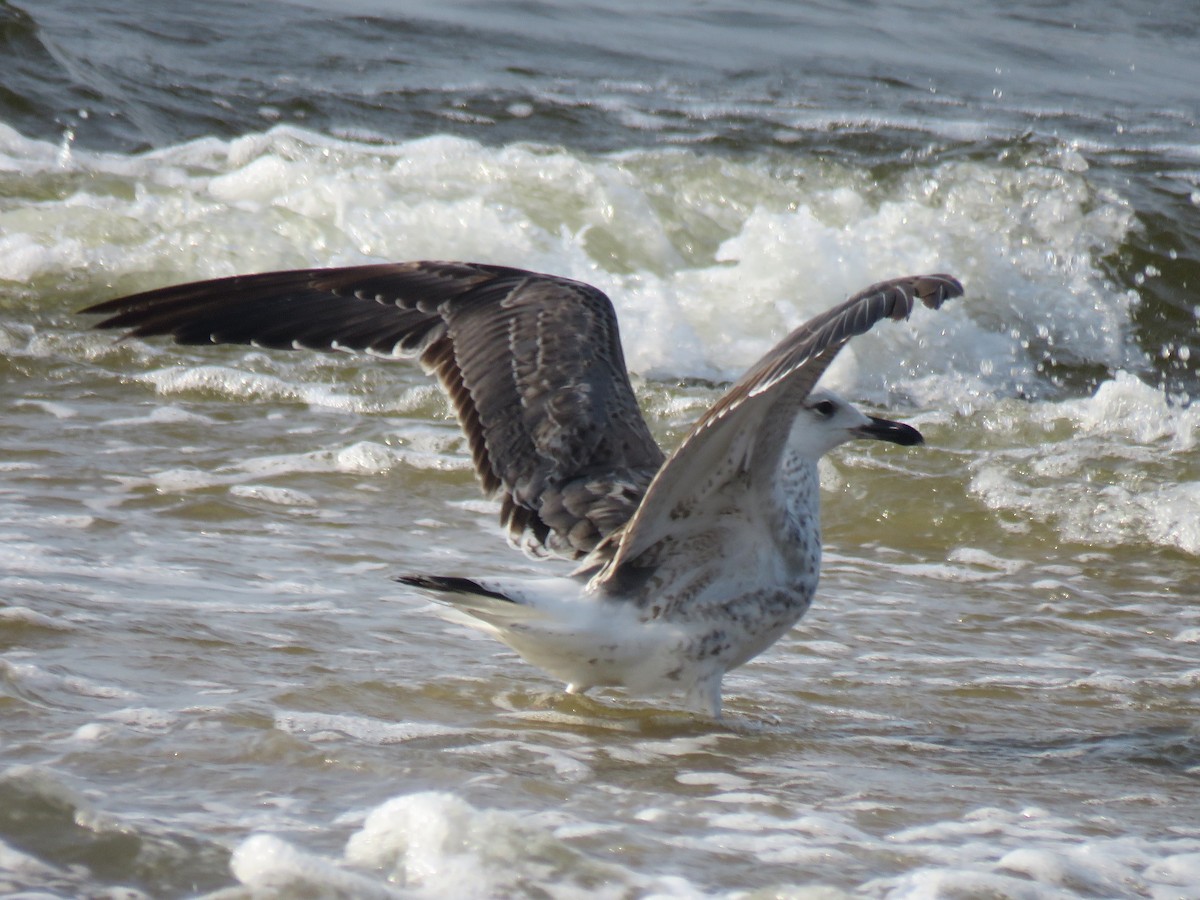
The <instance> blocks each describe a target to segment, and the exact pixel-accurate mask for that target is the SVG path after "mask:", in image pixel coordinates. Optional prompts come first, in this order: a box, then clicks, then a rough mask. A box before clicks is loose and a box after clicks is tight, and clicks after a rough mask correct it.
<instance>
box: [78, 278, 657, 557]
mask: <svg viewBox="0 0 1200 900" xmlns="http://www.w3.org/2000/svg"><path fill="white" fill-rule="evenodd" d="M83 312H85V313H98V314H102V315H107V316H108V318H105V319H104V320H102V321H101V322H99V323H98V324H97V326H96V327H98V328H123V329H127V334H126V336H129V337H148V336H151V335H170V336H171V337H173V338H174V339H175V340H176V341H177V342H178V343H181V344H207V343H214V344H228V343H234V344H254V345H257V346H261V347H268V348H282V349H289V350H290V349H306V350H326V351H329V350H354V351H364V352H367V353H371V354H375V355H379V356H385V357H407V356H419V358H420V360H421V363H422V365H423V366H425V368H426V369H427V370H428V371H432V372H434V373H436V374H437V376H438V379H439V380H440V381H441V384H442V386H443V387H444V388H445V390H446V392H447V393H448V394H449V395H450V399H451V401H452V402H453V404H454V409H455V412H456V413H457V415H458V421H459V424H460V425H461V426H462V429H463V431H464V432H465V434H466V436H467V440H468V442H469V444H470V447H471V455H472V458H473V460H474V463H475V470H476V472H477V473H478V474H479V479H480V481H481V482H482V485H483V489H484V491H485V493H487V494H488V495H489V496H492V495H495V494H501V495H502V500H501V506H502V508H501V513H500V518H501V522H502V523H503V524H504V526H505V527H506V528H507V529H508V533H509V536H510V539H511V540H512V541H513V542H514V543H516V544H519V545H522V546H524V547H525V548H526V549H527V550H530V551H532V552H535V553H544V552H547V551H548V552H551V553H555V554H559V555H565V556H580V555H582V554H584V553H587V552H588V551H590V550H591V549H592V548H593V547H595V546H596V544H597V543H598V542H599V541H600V540H601V539H603V538H604V537H605V536H607V535H608V534H610V533H612V532H613V531H614V530H616V529H617V528H620V527H621V526H622V525H624V524H625V522H626V521H627V520H628V519H629V517H630V515H632V513H633V511H634V510H635V509H636V508H637V506H638V504H639V503H640V501H641V498H642V495H643V494H644V493H645V490H646V488H647V486H648V485H649V484H650V481H651V479H652V478H653V476H654V473H655V472H656V471H657V470H658V468H659V466H660V465H661V464H662V461H663V454H662V451H661V450H660V449H659V448H658V445H657V444H656V443H655V442H654V439H653V437H651V435H650V431H649V429H648V428H647V427H646V423H645V420H644V419H643V418H642V415H641V412H640V411H639V409H638V405H637V401H636V399H635V397H634V394H633V388H632V386H631V385H630V383H629V376H628V374H627V373H626V370H625V359H624V355H623V353H622V351H621V341H620V336H619V334H618V331H617V320H616V314H615V313H614V311H613V308H612V303H611V302H610V301H609V299H608V297H607V296H605V294H604V293H603V292H601V291H600V290H598V289H596V288H594V287H592V286H591V285H587V284H584V283H582V282H578V281H572V280H570V279H566V278H559V277H555V276H550V275H539V274H536V273H533V272H526V271H524V270H521V269H512V268H507V267H503V266H489V265H476V264H471V263H456V262H413V263H394V264H380V265H367V266H354V267H349V268H336V269H299V270H295V271H288V272H267V273H263V274H259V275H239V276H236V277H233V278H221V279H216V280H213V281H201V282H195V283H191V284H183V285H177V286H174V287H166V288H160V289H158V290H153V291H147V292H145V293H141V294H135V295H132V296H129V297H120V298H117V299H115V300H108V301H106V302H104V303H99V304H96V305H95V306H91V307H88V308H87V309H85V310H83Z"/></svg>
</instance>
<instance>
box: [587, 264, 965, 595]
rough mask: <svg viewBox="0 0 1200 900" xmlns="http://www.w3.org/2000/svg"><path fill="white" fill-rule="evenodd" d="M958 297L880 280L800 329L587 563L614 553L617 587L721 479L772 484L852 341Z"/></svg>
mask: <svg viewBox="0 0 1200 900" xmlns="http://www.w3.org/2000/svg"><path fill="white" fill-rule="evenodd" d="M962 292H963V289H962V285H961V284H959V282H958V281H957V280H956V279H954V278H952V277H951V276H949V275H919V276H913V277H909V278H897V279H894V280H892V281H881V282H879V283H878V284H873V285H871V286H870V287H869V288H867V289H865V290H863V291H860V292H859V293H857V294H855V295H854V296H853V297H851V298H850V299H849V300H847V301H845V302H844V303H841V304H839V305H837V306H835V307H833V308H832V309H830V310H828V311H827V312H824V313H821V314H820V315H818V316H815V317H813V318H812V319H810V320H809V321H808V322H806V323H805V324H803V325H801V326H800V327H799V328H797V329H796V330H795V331H793V332H792V333H791V334H789V335H788V336H787V337H785V338H784V339H783V340H782V341H780V342H779V343H778V344H776V345H775V346H774V347H773V348H772V349H771V350H770V351H768V353H767V354H766V355H765V356H764V357H763V358H762V359H760V360H759V361H758V362H757V363H755V364H754V365H753V366H751V368H750V370H749V371H747V372H746V374H745V375H743V376H742V377H741V378H740V379H738V380H737V382H735V383H734V385H733V387H731V388H730V389H729V390H728V391H727V392H726V393H725V394H724V396H722V397H721V399H720V400H718V401H717V402H716V403H715V404H714V405H713V407H712V408H711V409H710V410H709V411H708V412H706V413H705V414H704V415H703V416H702V417H701V418H700V419H699V420H698V421H697V422H696V424H695V425H693V426H692V429H691V431H689V432H688V435H687V437H685V438H684V439H683V443H681V444H680V445H679V446H678V447H677V448H676V449H675V452H674V453H672V454H671V456H670V458H669V459H668V460H667V462H666V464H665V465H664V466H663V467H662V468H661V469H660V470H659V472H658V474H657V475H656V476H655V478H654V481H653V482H652V483H651V485H650V487H649V489H648V490H647V492H646V496H645V498H644V499H643V501H642V505H641V506H640V507H639V508H638V510H637V512H636V513H635V515H634V516H633V518H632V519H630V521H629V523H628V525H627V526H626V527H625V528H624V530H622V531H621V532H619V533H615V534H614V535H612V537H611V538H610V539H609V541H607V542H606V544H605V546H604V547H603V548H601V549H600V551H598V552H597V556H598V557H599V558H598V559H596V558H593V560H589V561H588V563H602V562H604V557H605V556H606V555H608V554H612V559H611V562H610V564H609V565H608V567H607V568H606V570H605V572H604V574H603V576H602V577H603V578H604V579H612V580H614V581H615V580H616V579H617V578H618V577H619V573H620V570H621V568H622V566H624V565H625V564H627V563H633V562H634V561H635V560H636V559H637V557H639V556H640V555H641V554H642V553H644V552H645V551H646V550H648V549H649V548H650V547H652V546H654V545H655V544H656V543H658V542H659V541H660V540H662V539H663V538H664V537H666V536H668V534H669V533H670V530H671V528H672V522H674V521H675V520H677V519H678V518H679V516H680V515H681V511H686V512H688V513H691V514H701V515H702V514H703V512H704V503H705V500H706V499H707V498H708V497H709V496H711V495H712V494H713V493H714V491H715V489H716V488H718V487H720V486H721V484H723V483H725V481H728V479H730V478H734V477H739V476H740V475H742V474H744V473H747V472H754V473H771V477H773V473H774V472H775V470H776V468H777V466H778V465H779V461H780V459H781V458H782V455H783V451H784V447H785V445H786V443H787V438H788V434H789V432H790V430H791V426H792V422H793V419H794V418H795V415H796V412H797V410H798V409H799V407H800V405H801V404H802V403H803V402H804V399H805V398H806V397H807V396H808V394H809V392H810V391H811V390H812V388H813V385H815V384H816V383H817V379H819V378H820V377H821V375H822V374H823V373H824V372H825V370H826V369H827V368H829V364H830V363H831V362H833V358H834V357H835V356H837V353H838V351H839V350H841V348H842V347H843V346H844V345H845V344H846V342H847V341H849V340H850V338H852V337H854V336H855V335H858V334H863V333H864V332H866V331H867V330H869V329H870V328H871V326H873V325H874V324H875V323H876V322H878V321H880V320H881V319H906V318H908V316H909V314H910V313H911V312H912V310H913V306H914V305H915V302H916V301H917V300H918V299H919V300H920V301H921V302H922V303H924V304H925V305H926V306H929V307H932V308H934V309H936V308H937V307H939V306H941V305H942V303H943V302H945V301H946V300H948V299H949V298H951V297H957V296H960V295H961V294H962ZM614 545H615V546H614Z"/></svg>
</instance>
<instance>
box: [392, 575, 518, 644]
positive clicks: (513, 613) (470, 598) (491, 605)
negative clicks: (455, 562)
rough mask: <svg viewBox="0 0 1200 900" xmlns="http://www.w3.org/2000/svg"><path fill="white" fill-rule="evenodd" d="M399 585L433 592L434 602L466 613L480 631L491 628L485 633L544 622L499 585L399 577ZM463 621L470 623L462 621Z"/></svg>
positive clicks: (435, 577)
mask: <svg viewBox="0 0 1200 900" xmlns="http://www.w3.org/2000/svg"><path fill="white" fill-rule="evenodd" d="M395 580H396V581H398V582H400V583H401V584H407V585H409V586H410V587H415V588H421V589H422V590H425V591H432V592H433V593H434V594H435V596H434V598H433V599H434V600H436V601H437V602H438V603H441V604H443V605H445V606H448V607H450V609H452V610H455V611H457V612H459V613H466V614H467V615H468V616H470V617H471V619H473V620H474V621H470V622H468V624H473V625H475V626H476V627H479V625H480V623H481V622H482V623H484V624H485V625H488V626H491V628H488V629H485V630H489V631H491V630H493V629H495V630H496V631H499V632H503V630H504V629H505V628H507V627H510V626H512V625H513V624H515V623H518V622H523V621H528V620H530V619H534V618H540V613H539V612H538V611H537V610H536V609H534V608H533V607H532V606H530V605H528V604H527V602H526V601H525V600H524V598H521V597H513V596H510V595H509V594H507V593H504V592H503V591H502V590H497V587H498V586H497V585H490V584H482V583H480V582H478V581H475V580H474V579H472V578H460V577H458V576H455V575H397V576H396V579H395ZM459 621H466V620H465V619H461V620H459Z"/></svg>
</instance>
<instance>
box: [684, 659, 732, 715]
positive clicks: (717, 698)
mask: <svg viewBox="0 0 1200 900" xmlns="http://www.w3.org/2000/svg"><path fill="white" fill-rule="evenodd" d="M724 676H725V673H724V672H722V671H720V670H718V671H716V672H710V673H709V674H708V675H705V676H703V677H701V678H699V679H698V680H697V681H696V683H695V684H693V685H692V686H691V687H690V688H689V689H688V692H687V699H686V702H687V705H688V706H689V707H691V708H692V709H694V710H695V711H696V712H698V713H707V714H708V715H710V716H712V717H713V718H714V719H716V720H717V721H718V722H719V721H721V679H722V678H723V677H724Z"/></svg>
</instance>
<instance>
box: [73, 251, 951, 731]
mask: <svg viewBox="0 0 1200 900" xmlns="http://www.w3.org/2000/svg"><path fill="white" fill-rule="evenodd" d="M961 293H962V286H961V285H960V284H959V283H958V282H957V281H955V280H954V279H953V278H951V277H950V276H947V275H926V276H916V277H911V278H900V279H895V280H892V281H885V282H881V283H879V284H875V285H872V286H871V287H869V288H867V289H866V290H864V291H861V292H860V293H858V294H856V295H855V296H853V297H851V298H850V299H849V300H847V301H845V302H843V303H841V304H839V305H837V306H835V307H834V308H832V309H830V310H829V311H827V312H825V313H822V314H821V315H818V316H816V317H814V318H813V319H812V320H810V321H809V322H807V323H806V324H804V325H802V326H801V327H800V328H797V329H796V330H795V331H793V332H792V333H791V334H789V335H788V336H787V337H785V338H784V339H783V340H782V341H780V343H779V344H777V345H776V346H775V347H774V348H773V349H772V350H771V351H770V352H769V353H767V354H766V355H765V356H764V357H763V358H762V359H761V360H759V361H758V362H757V363H756V364H755V365H754V366H752V367H751V368H750V370H749V371H748V372H747V373H746V374H745V375H744V376H743V377H742V378H741V379H739V380H738V381H737V382H736V383H735V384H734V385H733V386H732V387H731V388H730V390H729V391H728V392H727V393H726V394H725V395H724V396H723V397H722V398H721V399H720V400H718V402H717V403H716V404H715V405H714V406H713V407H712V408H711V409H710V410H709V411H708V412H707V413H705V415H704V416H702V417H701V418H700V420H699V421H697V423H696V424H695V425H694V426H693V427H692V429H691V431H690V432H689V433H688V435H687V436H686V437H685V438H684V440H683V441H682V443H681V444H680V445H679V447H677V448H676V449H675V451H674V452H673V453H672V454H671V455H670V456H669V457H664V455H663V453H662V451H661V450H660V449H659V448H658V446H657V445H656V444H655V442H654V440H653V439H652V438H651V436H650V432H649V429H648V428H647V427H646V424H645V422H644V420H643V419H642V416H641V413H640V411H639V410H638V407H637V403H636V400H635V399H634V395H633V389H632V387H631V385H630V382H629V378H628V375H627V374H626V371H625V364H624V359H623V354H622V351H621V344H620V338H619V336H618V331H617V321H616V315H615V313H614V311H613V308H612V304H611V302H610V301H609V299H608V298H607V297H606V296H605V295H604V294H603V293H602V292H600V291H599V290H597V289H596V288H594V287H592V286H590V285H586V284H583V283H581V282H578V281H573V280H570V279H565V278H559V277H556V276H551V275H541V274H537V273H533V272H526V271H523V270H520V269H512V268H506V267H502V266H490V265H481V264H473V263H456V262H415V263H394V264H381V265H370V266H357V267H350V268H341V269H304V270H297V271H291V272H269V273H265V274H261V275H245V276H237V277H234V278H226V279H217V280H214V281H207V282H198V283H194V284H187V285H179V286H175V287H167V288H162V289H159V290H154V291H148V292H146V293H143V294H137V295H133V296H130V297H123V298H118V299H115V300H110V301H107V302H104V303H101V304H97V305H96V306H94V307H91V308H90V309H88V310H85V312H93V313H103V314H106V315H107V318H106V319H104V320H103V321H102V322H100V323H99V326H98V327H101V328H123V329H126V330H127V333H128V335H129V336H150V335H158V334H163V335H171V336H172V337H174V338H175V340H176V341H179V342H181V343H209V342H211V343H253V344H257V345H259V346H263V347H274V348H282V349H314V350H356V351H364V352H368V353H373V354H376V355H380V356H387V357H401V356H418V357H419V358H420V360H421V362H422V364H423V365H424V366H425V367H426V369H428V370H429V371H432V372H433V373H435V374H436V375H437V377H438V379H439V381H440V382H441V384H442V386H443V387H444V388H445V390H446V392H447V393H448V394H449V396H450V398H451V401H452V403H453V404H454V408H455V411H456V413H457V415H458V419H459V423H460V424H461V426H462V428H463V431H464V432H465V434H466V435H467V439H468V443H469V445H470V447H471V454H472V458H473V460H474V463H475V468H476V471H477V473H478V475H479V478H480V482H481V484H482V486H483V489H484V491H485V493H487V494H488V495H490V496H491V495H496V496H499V498H500V500H501V522H502V524H503V525H504V526H505V527H506V529H507V531H508V534H509V537H510V539H511V540H512V541H513V542H514V543H516V544H518V545H520V546H522V547H523V548H525V549H526V550H527V551H530V552H533V553H535V554H543V555H544V554H549V555H558V556H565V557H568V558H574V559H576V560H577V561H578V563H577V566H576V568H575V569H574V571H573V572H571V573H570V574H569V575H565V576H562V577H557V578H542V579H523V580H517V579H503V578H498V579H472V578H465V577H456V576H434V575H409V576H402V577H401V578H400V579H399V580H400V581H402V582H403V583H406V584H409V585H412V586H416V587H420V588H424V589H428V590H431V591H433V592H435V594H436V595H437V597H438V598H439V599H440V600H442V601H443V602H445V603H448V604H449V605H451V606H453V607H454V608H456V609H457V610H459V611H461V612H463V613H466V614H467V615H468V616H470V617H471V621H472V622H473V624H475V625H476V626H477V627H480V628H483V629H485V630H487V631H489V632H491V633H492V634H494V635H495V636H496V637H498V638H499V639H500V640H502V641H504V642H505V643H507V644H509V645H510V646H511V647H513V648H514V649H515V650H516V651H517V652H518V653H520V654H521V655H522V656H523V657H525V658H526V659H527V660H529V661H530V662H532V663H533V664H535V665H537V666H540V667H541V668H543V669H545V670H546V671H548V672H550V673H551V674H553V675H555V676H556V677H558V678H561V679H562V680H563V681H565V682H567V684H568V690H572V691H582V690H587V689H588V688H591V687H600V686H619V687H623V688H625V689H627V690H628V691H630V692H632V693H635V694H639V695H656V694H663V693H673V692H677V691H678V692H683V693H684V694H685V695H686V698H687V702H688V703H689V705H691V706H693V707H695V708H697V709H700V710H703V711H705V712H708V713H710V714H712V715H714V716H719V715H720V710H721V679H722V677H723V676H724V674H725V672H727V671H728V670H730V669H732V668H735V667H737V666H740V665H741V664H743V663H744V662H746V661H747V660H749V659H751V658H753V657H754V656H756V655H757V654H759V653H761V652H762V651H763V650H765V649H766V648H767V647H769V646H770V645H771V644H773V643H774V642H775V641H776V640H778V639H779V637H780V636H782V635H783V634H784V633H785V632H786V631H787V630H788V629H789V628H791V627H792V626H793V625H794V624H795V623H796V622H797V621H798V620H799V618H800V617H801V616H802V615H803V614H804V612H805V611H806V610H807V609H808V607H809V604H810V603H811V601H812V596H813V593H814V591H815V590H816V586H817V580H818V577H819V572H820V556H821V538H820V523H819V493H820V486H819V482H818V477H817V460H818V459H819V458H820V457H821V455H822V454H824V453H826V452H828V451H829V450H831V449H833V448H834V447H836V446H838V445H839V444H841V443H844V442H845V441H848V440H851V439H854V438H861V437H865V438H875V439H881V440H887V441H892V442H895V443H901V444H914V443H919V442H920V440H921V438H920V435H919V434H918V433H917V432H916V431H915V430H914V429H912V428H910V427H908V426H906V425H900V424H898V423H895V422H889V421H887V420H884V419H876V418H872V417H868V416H865V415H864V414H862V413H861V412H859V411H858V410H856V409H854V407H852V406H850V405H849V404H847V403H845V402H844V401H842V400H840V399H839V398H837V397H835V396H834V395H832V394H830V393H828V392H824V391H814V390H813V388H814V385H815V384H816V382H817V379H818V378H820V376H821V374H822V373H823V372H824V371H825V369H826V368H827V367H828V366H829V364H830V362H831V361H832V360H833V358H834V356H835V355H836V354H837V352H838V350H839V349H840V348H841V347H842V346H843V345H844V344H845V343H846V342H847V341H848V340H850V338H851V337H853V336H854V335H856V334H862V333H863V332H865V331H867V330H868V329H869V328H871V327H872V326H873V325H874V324H875V323H876V322H877V321H879V320H880V319H883V318H893V319H903V318H906V317H907V316H908V315H909V314H910V313H911V311H912V309H913V306H914V305H915V303H916V301H917V300H920V301H921V302H923V303H924V304H925V305H926V306H930V307H934V308H936V307H938V306H940V305H941V304H942V302H944V301H945V300H946V299H948V298H950V297H955V296H958V295H959V294H961Z"/></svg>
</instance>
